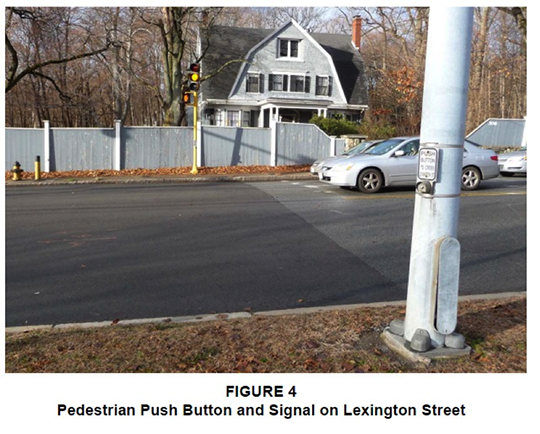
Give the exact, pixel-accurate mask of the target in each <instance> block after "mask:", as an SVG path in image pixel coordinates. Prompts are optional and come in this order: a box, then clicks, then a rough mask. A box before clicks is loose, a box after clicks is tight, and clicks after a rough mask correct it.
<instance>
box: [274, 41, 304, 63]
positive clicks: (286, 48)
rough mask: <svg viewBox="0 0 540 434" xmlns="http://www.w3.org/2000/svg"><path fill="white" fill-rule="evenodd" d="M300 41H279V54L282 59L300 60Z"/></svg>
mask: <svg viewBox="0 0 540 434" xmlns="http://www.w3.org/2000/svg"><path fill="white" fill-rule="evenodd" d="M299 45H300V41H299V40H298V39H279V47H278V50H279V52H278V54H279V56H278V57H280V58H292V59H298V47H299Z"/></svg>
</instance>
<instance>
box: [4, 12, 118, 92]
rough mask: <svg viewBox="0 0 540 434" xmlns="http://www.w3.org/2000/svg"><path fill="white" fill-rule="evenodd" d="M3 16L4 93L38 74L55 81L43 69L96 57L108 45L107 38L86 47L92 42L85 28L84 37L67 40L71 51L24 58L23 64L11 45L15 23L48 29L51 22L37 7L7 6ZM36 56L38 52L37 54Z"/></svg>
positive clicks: (106, 48) (105, 49)
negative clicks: (5, 66) (5, 60)
mask: <svg viewBox="0 0 540 434" xmlns="http://www.w3.org/2000/svg"><path fill="white" fill-rule="evenodd" d="M6 14H7V16H6V31H5V39H6V48H7V54H8V61H7V70H8V71H7V75H6V88H5V91H6V93H7V92H9V91H10V90H12V89H13V88H14V87H15V86H16V85H17V84H18V83H19V82H20V81H21V80H22V79H23V78H24V77H26V76H28V75H40V76H42V77H44V78H46V79H48V80H51V81H54V80H53V79H52V78H51V77H48V76H47V75H45V74H44V72H43V70H44V68H45V67H46V66H49V65H59V64H65V63H68V62H72V61H74V60H78V59H83V58H85V57H91V56H96V55H97V54H100V53H103V52H105V51H107V50H108V49H109V46H110V42H109V41H108V40H107V39H105V40H101V41H99V43H98V44H96V45H97V47H96V48H94V47H91V46H89V45H91V44H92V42H94V39H93V38H91V34H90V33H89V30H88V29H86V31H85V33H86V34H83V35H81V36H80V37H79V41H78V43H73V41H70V43H69V44H67V45H66V47H67V48H69V49H70V50H69V52H67V53H64V55H61V56H58V57H52V58H47V59H41V58H39V57H37V56H36V57H34V58H33V59H30V58H28V59H26V60H27V61H26V62H21V59H20V52H19V51H18V48H17V44H14V43H12V35H13V30H14V27H15V25H16V24H15V21H16V20H19V21H29V22H31V23H32V24H34V25H37V26H47V25H49V24H50V22H48V21H47V20H46V16H44V15H43V9H40V8H28V9H21V8H15V7H7V8H6ZM38 53H39V51H38V52H37V53H36V55H37V54H38Z"/></svg>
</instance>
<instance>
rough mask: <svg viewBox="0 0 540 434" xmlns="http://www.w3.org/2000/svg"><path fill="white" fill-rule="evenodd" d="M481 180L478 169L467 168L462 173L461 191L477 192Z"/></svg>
mask: <svg viewBox="0 0 540 434" xmlns="http://www.w3.org/2000/svg"><path fill="white" fill-rule="evenodd" d="M481 180H482V175H481V173H480V171H479V170H478V169H477V168H476V167H466V168H465V169H463V172H462V173H461V189H462V190H476V189H477V188H478V186H479V185H480V181H481Z"/></svg>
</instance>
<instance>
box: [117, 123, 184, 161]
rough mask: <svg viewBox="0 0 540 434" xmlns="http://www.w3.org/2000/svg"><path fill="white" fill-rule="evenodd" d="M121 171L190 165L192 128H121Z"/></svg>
mask: <svg viewBox="0 0 540 434" xmlns="http://www.w3.org/2000/svg"><path fill="white" fill-rule="evenodd" d="M121 143H122V144H121V155H122V161H121V167H122V168H125V169H137V168H145V169H159V168H160V167H184V166H191V165H192V164H193V128H189V127H125V128H122V142H121Z"/></svg>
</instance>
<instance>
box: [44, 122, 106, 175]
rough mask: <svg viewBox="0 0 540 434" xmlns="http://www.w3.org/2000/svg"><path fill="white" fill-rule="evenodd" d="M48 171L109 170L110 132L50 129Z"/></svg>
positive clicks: (82, 129)
mask: <svg viewBox="0 0 540 434" xmlns="http://www.w3.org/2000/svg"><path fill="white" fill-rule="evenodd" d="M50 140H51V143H50V146H51V150H50V170H51V171H58V172H60V171H66V170H96V169H112V168H113V151H114V129H113V128H51V129H50Z"/></svg>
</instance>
